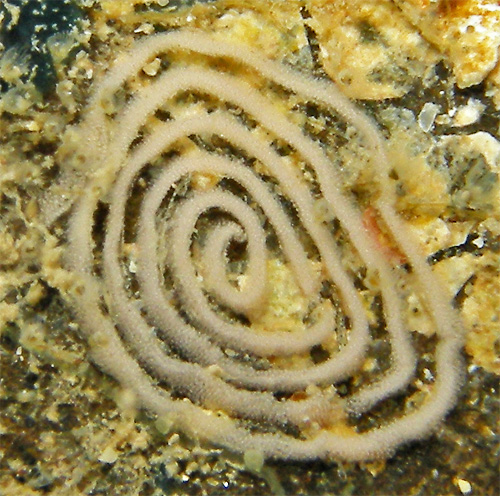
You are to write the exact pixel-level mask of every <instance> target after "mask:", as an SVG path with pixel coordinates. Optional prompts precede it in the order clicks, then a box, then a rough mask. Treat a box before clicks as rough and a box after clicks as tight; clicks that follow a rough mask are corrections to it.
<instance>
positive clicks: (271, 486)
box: [0, 0, 500, 496]
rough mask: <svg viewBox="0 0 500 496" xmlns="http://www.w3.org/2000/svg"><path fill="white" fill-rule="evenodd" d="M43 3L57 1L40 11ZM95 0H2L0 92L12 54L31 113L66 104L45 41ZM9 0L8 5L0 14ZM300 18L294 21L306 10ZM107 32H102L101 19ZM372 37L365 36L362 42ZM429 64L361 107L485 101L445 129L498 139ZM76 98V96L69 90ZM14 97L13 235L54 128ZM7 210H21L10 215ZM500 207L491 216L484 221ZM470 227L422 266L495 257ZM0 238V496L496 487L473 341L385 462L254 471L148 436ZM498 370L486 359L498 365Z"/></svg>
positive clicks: (5, 198)
mask: <svg viewBox="0 0 500 496" xmlns="http://www.w3.org/2000/svg"><path fill="white" fill-rule="evenodd" d="M178 3H181V2H171V3H170V4H171V5H172V6H173V7H176V8H177V5H174V4H178ZM245 3H246V2H242V4H245ZM299 3H300V2H299ZM306 3H307V2H306ZM43 4H46V5H48V6H49V7H51V9H49V10H50V12H46V11H45V12H44V11H43V8H42V7H43ZM55 4H57V6H58V7H57V8H56V9H54V8H52V7H54V5H55ZM93 4H94V2H91V1H89V2H82V3H81V4H79V2H77V1H76V0H75V1H66V0H64V1H62V0H61V1H60V2H59V1H56V0H53V1H50V0H47V1H45V2H40V1H37V0H29V1H21V0H18V1H11V2H6V5H5V6H4V7H2V10H0V12H1V13H2V17H1V18H0V23H1V28H0V41H1V42H2V43H3V45H4V49H3V53H2V54H1V55H0V58H2V59H3V63H2V71H3V72H2V79H0V90H1V91H2V96H3V98H4V99H5V95H7V94H8V93H9V91H10V90H12V89H13V88H16V87H17V86H16V85H18V82H15V81H14V79H15V76H12V78H13V80H9V78H8V77H6V76H5V73H6V68H5V65H6V63H5V61H6V60H7V56H9V57H11V58H12V60H13V62H12V63H11V64H10V70H11V71H12V70H14V72H15V70H16V65H17V66H19V67H21V69H20V72H19V74H18V76H17V78H18V79H19V78H21V79H22V80H23V81H25V83H26V85H28V82H29V84H30V85H31V86H30V88H32V87H35V88H36V89H37V91H38V92H37V99H38V100H37V101H36V102H35V104H36V105H38V108H39V109H42V110H40V112H41V113H43V112H42V111H43V109H44V108H47V106H50V105H51V102H53V101H58V102H60V101H63V102H64V103H65V104H66V105H67V107H63V108H68V109H69V110H68V112H69V113H71V112H75V110H74V109H73V110H71V104H72V103H71V98H70V97H69V96H68V95H67V94H66V93H65V90H64V87H63V86H61V85H59V86H57V82H58V78H60V77H61V73H60V71H59V70H58V67H57V64H63V65H64V64H65V65H67V66H69V65H71V63H72V62H71V61H72V60H73V59H74V57H75V56H76V54H77V52H78V49H74V50H70V51H69V53H68V54H67V57H66V58H64V59H63V60H58V61H55V60H54V52H53V51H51V50H49V49H48V48H47V40H49V38H50V37H51V36H53V35H54V33H61V36H62V37H64V36H69V34H70V33H73V34H74V31H77V32H80V31H85V30H87V29H89V27H88V26H89V25H85V27H83V28H82V24H81V23H82V22H85V19H87V17H88V16H89V15H90V14H91V9H93V8H97V7H95V6H94V5H93ZM12 6H14V7H19V8H20V10H19V11H16V9H14V10H12V9H11V7H12ZM37 9H39V10H40V13H39V14H36V10H37ZM181 10H182V8H181ZM14 11H16V12H18V13H19V14H20V17H19V18H18V19H17V22H13V21H12V15H13V12H14ZM173 12H174V15H175V11H173ZM301 13H302V15H303V16H304V17H306V13H304V11H302V12H301ZM40 26H41V27H40ZM109 29H113V25H112V23H110V24H109ZM79 30H80V31H79ZM370 35H371V33H370V32H369V30H367V36H370ZM75 36H76V35H75ZM308 42H309V43H310V45H311V53H312V54H313V58H314V57H315V54H316V55H317V52H318V46H317V44H318V41H317V39H316V38H315V33H314V31H313V30H312V29H309V30H308ZM75 43H76V42H75ZM91 44H92V42H91ZM8 50H14V51H16V53H17V56H15V57H13V52H12V51H11V52H8ZM7 54H8V55H7ZM2 59H0V60H2ZM439 70H440V71H441V73H440V78H439V80H437V81H436V82H434V83H433V84H430V85H429V86H428V87H423V86H422V85H420V84H419V83H418V81H413V82H412V84H411V89H410V90H408V91H407V92H405V94H404V95H403V96H401V97H398V98H393V99H391V100H381V101H376V100H371V101H369V102H366V103H365V108H366V109H367V110H368V111H369V112H372V113H374V114H377V113H378V114H381V113H383V110H384V109H386V108H389V107H390V108H391V109H392V108H394V107H397V108H406V109H409V110H413V111H414V112H415V114H418V112H419V109H421V106H422V102H423V101H432V102H436V101H437V102H441V103H442V104H443V105H444V104H445V103H444V102H445V101H446V104H449V105H451V104H453V105H456V106H457V107H459V106H460V105H464V104H466V103H467V102H468V101H470V99H471V98H472V99H474V100H477V101H480V102H481V103H482V105H483V106H484V109H483V111H482V116H481V118H480V119H479V120H476V121H474V122H473V123H471V124H470V125H466V126H465V127H461V128H460V129H459V130H458V131H457V129H454V130H453V132H464V133H467V134H472V133H475V132H479V131H485V132H489V133H491V134H492V135H496V137H497V138H498V136H499V134H500V131H499V129H500V128H499V126H500V115H499V112H498V110H496V109H495V107H494V105H493V103H492V101H491V98H490V97H488V96H487V95H486V85H485V84H484V83H480V84H477V85H473V86H471V87H468V88H465V89H459V88H457V87H456V86H454V80H453V78H452V74H451V71H450V69H449V68H448V67H447V66H446V64H444V63H441V64H439ZM23 84H24V83H23ZM86 84H87V83H86V82H85V81H84V82H83V84H82V85H81V86H82V88H83V89H81V91H82V92H83V93H82V94H84V92H85V87H86ZM87 86H88V85H87ZM26 91H28V89H27V90H26ZM22 94H23V93H22V92H20V93H19V95H22ZM65 99H66V100H65ZM76 100H77V103H78V96H77V97H76ZM19 101H20V100H16V102H17V103H12V101H10V100H9V101H7V103H5V102H4V104H3V107H2V115H1V116H0V120H1V123H2V125H1V131H2V135H1V136H0V143H1V144H2V148H1V149H0V160H2V161H3V163H4V165H6V163H7V161H11V160H13V157H14V153H15V152H16V153H19V157H20V159H19V168H20V169H19V170H20V172H19V173H16V172H12V171H13V167H15V164H12V163H11V162H9V163H8V164H7V165H8V167H7V166H5V167H4V168H3V169H2V170H3V171H4V173H5V177H4V178H3V180H2V182H0V185H1V187H2V190H1V191H0V213H1V214H0V215H1V216H2V218H3V219H4V223H8V227H9V229H10V230H11V232H19V233H20V235H21V236H22V235H24V234H25V231H26V229H27V228H28V227H29V226H27V225H26V224H23V221H21V220H20V219H24V221H26V219H28V220H29V216H28V217H27V216H26V215H24V214H25V213H26V212H28V214H29V212H30V207H29V202H30V199H31V197H32V195H33V194H34V191H33V190H32V189H31V188H33V185H34V184H36V183H37V180H38V179H40V180H42V179H43V180H44V181H47V179H50V173H51V172H47V173H46V172H43V173H40V171H39V170H40V169H44V168H45V169H44V170H45V171H47V170H50V168H49V167H45V165H44V160H47V161H50V157H51V156H53V155H54V153H55V148H56V144H55V143H57V134H58V133H59V132H60V131H61V130H62V127H64V117H62V118H61V122H54V123H53V126H54V131H53V132H54V136H52V137H51V138H48V139H45V140H44V139H39V138H38V137H37V133H38V132H39V130H37V129H30V128H29V122H30V118H31V117H32V115H33V114H31V113H29V112H31V109H30V106H29V105H28V106H27V107H26V109H23V108H22V106H21V107H16V105H20V104H19ZM9 105H10V107H9ZM13 105H14V107H15V108H12V106H13ZM23 112H27V113H29V118H28V117H26V119H25V118H24V114H23ZM378 114H377V115H378ZM35 122H36V119H35ZM434 132H435V133H436V134H439V135H445V134H448V133H449V132H451V127H450V126H449V124H447V123H446V122H445V123H443V124H439V123H438V124H436V127H435V129H434ZM30 133H31V134H30ZM27 135H29V136H30V138H26V136H27ZM29 140H31V141H29ZM30 164H31V165H30ZM16 174H19V175H16ZM44 174H48V175H49V176H48V177H44ZM25 179H26V182H25V183H24V182H23V181H24V180H25ZM462 179H463V178H462ZM481 180H484V177H483V178H482V179H481ZM489 180H490V181H492V183H495V181H496V182H498V177H496V179H495V178H493V177H492V176H491V177H490V179H489ZM16 181H18V186H19V187H18V188H17V189H16V187H15V182H16ZM495 184H496V183H495ZM469 186H470V185H469ZM467 187H468V186H467V185H464V184H461V185H459V186H457V188H459V189H460V188H465V189H466V188H467ZM495 187H496V186H495ZM4 188H5V189H4ZM486 189H487V187H486ZM14 190H16V193H17V194H18V195H19V196H18V197H17V198H16V196H15V195H14V194H13V193H12V192H13V191H14ZM488 191H489V190H488ZM478 201H479V200H478ZM477 208H479V209H480V206H479V207H477ZM471 210H474V205H472V206H471ZM18 211H22V212H23V215H19V216H17V217H16V215H17V214H16V212H18ZM499 214H500V212H498V211H497V212H492V213H491V214H489V215H491V217H496V216H498V215H499ZM35 217H36V215H35ZM473 217H474V214H473V213H472V214H471V218H473ZM33 222H34V221H33ZM485 233H486V234H485ZM488 233H489V234H488ZM468 234H469V235H468V236H465V238H464V239H463V240H462V241H460V242H458V243H457V244H456V245H454V246H450V247H448V248H446V249H444V250H440V251H437V252H436V253H435V254H434V258H432V260H431V261H432V262H433V263H435V264H436V265H437V264H439V263H441V262H442V261H444V260H449V259H452V258H461V257H470V258H471V259H477V260H480V259H481V257H490V259H491V260H493V261H495V260H498V257H500V237H499V234H500V233H498V232H492V231H488V230H485V231H483V232H482V233H472V234H471V233H468ZM4 241H5V240H4ZM30 242H31V243H32V244H33V246H31V248H30V247H28V248H26V246H25V247H24V248H23V249H24V250H25V251H24V252H23V253H36V250H37V241H36V239H34V240H33V239H32V240H30ZM5 246H6V245H4V246H2V247H1V249H2V251H1V253H2V257H3V258H2V260H0V282H2V285H3V286H8V284H7V279H8V278H9V277H11V276H10V275H8V274H9V272H11V271H14V269H15V270H16V271H22V272H23V274H22V275H21V276H20V275H19V273H18V274H17V276H16V277H17V279H16V280H18V281H19V283H18V286H17V287H11V288H10V289H9V291H8V292H7V293H6V294H4V295H2V298H3V301H2V303H3V304H6V305H7V306H4V307H2V311H3V312H5V313H4V315H3V316H2V318H1V319H0V324H1V325H2V327H1V329H0V367H1V369H0V374H1V375H0V495H5V496H14V495H16V496H17V495H20V496H21V495H24V494H26V495H43V494H54V495H66V494H68V495H69V494H71V495H73V494H75V495H76V494H85V495H98V494H108V495H126V496H128V495H136V494H137V495H144V496H146V495H157V496H159V495H175V494H188V495H219V494H227V495H257V494H258V495H267V494H283V493H284V494H287V495H320V494H334V495H380V496H383V495H395V496H399V495H401V496H402V495H425V496H427V495H429V496H432V495H443V496H444V495H455V494H456V495H460V494H472V495H485V496H486V495H492V496H494V495H496V494H499V493H500V482H499V446H500V438H499V432H498V422H499V408H500V402H499V376H498V375H497V374H495V373H493V371H488V370H487V368H485V367H482V366H481V365H480V364H479V363H478V360H477V356H476V357H472V356H471V351H470V350H471V347H472V348H473V346H474V344H473V343H472V344H471V343H469V345H468V347H467V353H465V352H464V357H465V362H466V370H465V378H464V385H463V388H462V390H461V393H460V398H459V401H458V404H457V406H456V407H455V408H454V409H453V410H452V411H451V413H450V414H449V415H448V416H447V418H446V421H445V422H444V423H443V424H442V425H441V426H440V427H439V428H438V429H437V431H436V432H435V433H434V434H433V435H432V436H430V437H429V438H428V439H425V440H422V441H419V442H414V443H412V444H410V445H407V446H404V447H402V448H400V449H399V450H398V451H397V452H396V454H395V455H394V456H393V457H391V458H390V459H388V460H381V461H377V462H372V463H361V464H354V463H337V462H334V461H333V462H331V463H326V462H308V463H289V462H273V461H270V462H267V463H266V465H265V468H264V469H263V471H261V472H260V473H253V472H252V471H251V470H247V469H246V468H245V466H244V463H243V460H241V459H240V458H238V457H237V456H234V455H231V454H229V453H226V452H224V451H222V450H219V449H213V448H211V447H210V446H199V445H198V444H197V443H196V442H195V441H192V440H189V439H186V438H184V437H183V436H182V434H180V433H168V434H167V435H164V434H162V433H160V432H159V429H158V426H157V424H155V421H154V419H151V418H150V417H149V416H148V415H147V414H146V413H145V412H143V411H141V410H138V411H137V410H135V409H133V408H130V406H129V404H128V402H127V398H126V395H124V394H123V392H121V390H120V387H119V386H118V385H117V384H116V382H115V381H114V380H113V379H112V378H110V377H108V376H106V375H104V374H103V373H101V372H100V371H99V370H98V369H97V368H96V367H95V366H94V365H93V364H92V363H90V362H89V361H88V360H87V358H86V354H87V351H88V348H87V344H86V343H85V341H84V340H83V339H82V338H81V337H80V335H79V333H78V325H77V324H76V322H75V321H74V315H72V313H71V309H70V308H69V307H68V305H67V303H66V302H65V300H64V298H62V297H61V295H60V293H59V291H58V290H57V289H55V288H53V287H52V286H51V284H50V282H49V281H48V280H47V279H46V278H45V275H44V272H43V270H42V268H41V265H42V264H41V263H37V256H36V255H34V256H33V259H27V260H17V259H12V260H10V259H9V258H8V257H9V254H10V253H11V251H9V249H8V246H7V248H5ZM14 258H15V257H14ZM44 263H45V262H44ZM16 267H17V268H16ZM490 270H491V271H492V275H491V277H492V278H493V279H494V278H497V277H498V272H496V271H498V266H497V267H495V265H494V263H493V264H492V265H491V264H490ZM3 277H5V281H2V278H3ZM475 277H476V276H475V275H474V273H472V274H470V275H469V276H468V277H467V278H466V280H465V281H464V284H463V285H461V287H459V288H458V289H457V292H456V304H457V306H459V307H460V306H461V305H463V302H464V301H465V300H466V299H467V297H468V294H469V292H470V291H472V289H471V288H472V286H473V285H474V282H475V280H476V279H475ZM9 281H10V279H9ZM485 287H487V286H485ZM491 287H492V288H494V287H495V285H494V284H492V286H491ZM490 304H491V303H490ZM492 304H493V305H495V303H492ZM14 307H15V309H14ZM6 309H8V310H6ZM490 310H491V309H490ZM495 311H496V312H498V307H497V308H496V309H495V308H493V312H495ZM8 312H11V313H8ZM492 332H494V331H492ZM490 342H494V349H493V350H489V351H490V352H491V353H492V354H493V355H495V356H496V357H498V355H499V354H500V338H499V337H498V336H497V337H496V339H494V340H492V341H490ZM417 345H418V344H417ZM423 346H424V340H422V346H421V348H420V349H419V351H425V350H423V348H422V347H423ZM497 359H498V358H497ZM496 364H497V367H498V361H497V362H496ZM497 371H498V368H497ZM395 401H397V400H395ZM369 421H370V420H369V419H368V420H367V422H369Z"/></svg>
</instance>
